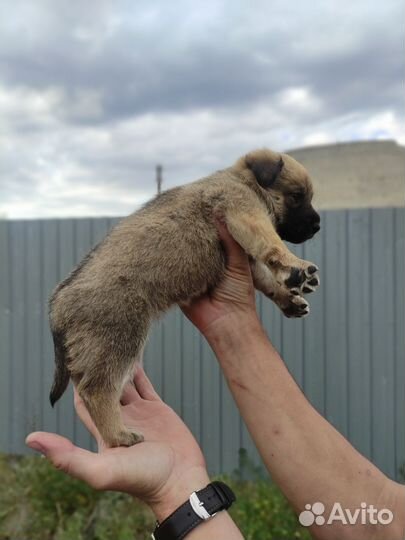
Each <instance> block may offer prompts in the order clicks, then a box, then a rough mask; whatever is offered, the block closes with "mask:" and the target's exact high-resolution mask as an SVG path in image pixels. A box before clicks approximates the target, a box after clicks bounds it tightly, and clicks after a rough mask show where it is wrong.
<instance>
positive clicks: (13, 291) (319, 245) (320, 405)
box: [0, 209, 405, 478]
mask: <svg viewBox="0 0 405 540" xmlns="http://www.w3.org/2000/svg"><path fill="white" fill-rule="evenodd" d="M322 220H323V228H322V231H321V233H320V234H319V235H318V236H317V237H316V238H315V239H314V240H312V241H310V242H308V243H306V244H305V245H303V246H294V247H292V249H293V250H294V251H295V252H296V253H297V254H298V255H299V256H303V257H305V258H306V259H309V260H313V261H315V262H316V263H318V264H319V266H320V269H321V279H322V284H321V287H320V290H319V291H318V292H317V293H315V294H314V295H312V297H311V307H312V309H311V315H310V316H309V317H308V318H307V319H305V320H289V319H285V318H282V317H281V316H280V313H279V312H278V310H277V309H275V308H274V306H273V305H272V303H271V302H270V301H269V300H267V299H264V298H258V308H259V311H260V315H261V318H262V321H263V324H264V326H265V327H266V329H267V331H268V333H269V336H270V337H271V339H272V341H273V342H274V344H275V346H276V347H277V348H278V350H279V351H280V352H281V354H282V356H283V357H284V359H285V361H286V362H287V364H288V366H289V369H290V370H291V372H292V374H293V375H294V377H295V379H296V380H297V382H298V383H299V384H300V385H301V387H302V389H303V391H304V392H305V394H306V396H307V397H308V398H309V399H310V401H311V402H312V403H313V405H314V406H315V407H316V408H317V409H318V411H320V412H321V413H322V414H323V415H325V416H326V418H327V419H328V420H329V421H330V422H331V423H332V424H333V425H334V426H335V427H336V428H337V429H338V430H339V431H340V432H341V433H343V434H344V435H345V436H346V437H348V438H349V440H350V441H351V442H352V443H353V444H354V446H355V447H356V448H358V449H359V450H360V451H361V452H362V453H363V454H365V455H366V456H368V457H369V458H371V460H372V461H373V462H374V463H375V464H376V465H377V466H379V467H380V468H381V469H382V470H383V471H385V472H386V473H387V474H388V475H390V476H391V477H397V478H398V477H399V475H398V471H399V468H400V466H401V465H402V464H403V463H404V462H405V352H404V351H405V347H404V345H405V343H404V341H405V339H404V333H405V332H404V330H405V325H404V309H405V300H404V291H405V288H404V276H405V268H404V265H405V245H404V236H405V232H404V231H405V223H404V222H405V210H404V209H375V210H350V211H343V210H342V211H330V212H324V213H323V215H322ZM115 222H116V220H114V219H107V218H106V219H63V220H36V221H0V451H3V452H14V453H22V452H25V447H24V438H25V436H26V434H27V433H28V432H29V431H31V430H34V429H43V430H50V431H56V432H58V433H61V434H63V435H65V436H68V437H70V438H72V439H73V440H75V441H76V442H77V443H78V444H80V445H82V446H84V447H90V446H91V441H90V437H89V435H88V433H87V431H86V430H85V428H84V427H83V426H82V425H81V424H80V422H78V421H77V420H76V418H75V414H74V410H73V406H72V394H71V391H69V392H68V393H67V395H65V396H64V397H63V398H62V400H61V402H60V403H59V404H58V405H57V406H56V408H55V409H54V410H53V409H52V408H51V407H50V405H49V401H48V392H49V388H50V384H51V380H52V376H53V349H52V344H51V339H50V333H49V329H48V321H47V305H46V304H47V298H48V296H49V293H50V291H51V290H52V288H53V287H54V285H55V284H56V283H57V282H58V281H59V280H60V279H62V278H63V277H64V276H66V274H67V273H68V272H69V271H70V270H71V268H72V267H73V266H74V265H75V264H76V263H77V262H78V261H79V260H80V259H81V257H83V255H84V254H85V253H86V252H87V251H88V250H89V249H90V248H91V246H93V245H94V244H95V243H96V242H97V241H99V240H100V239H101V238H102V237H103V236H104V235H105V233H106V232H107V231H108V230H109V228H110V227H111V226H112V225H113V224H114V223H115ZM247 361H248V359H247ZM145 365H146V368H147V371H148V373H149V374H150V376H151V377H152V380H153V382H154V384H155V385H156V387H157V389H158V391H159V392H160V393H161V395H162V396H163V398H164V399H165V400H166V401H167V402H168V403H169V404H171V405H172V406H173V407H174V408H175V409H176V410H177V411H178V412H179V413H180V414H181V415H182V417H183V418H184V420H185V421H186V422H187V424H188V425H189V426H190V427H191V429H192V431H193V432H194V433H195V435H196V436H197V438H198V440H199V441H200V442H201V444H202V447H203V450H204V453H205V455H206V457H207V461H208V465H209V468H210V470H211V471H212V472H220V471H221V472H225V471H232V470H233V469H234V468H235V467H237V466H238V450H239V449H240V448H245V449H246V450H247V452H248V454H249V456H250V458H251V459H252V460H253V462H255V463H258V462H259V458H258V455H257V453H256V450H255V448H254V446H253V444H252V441H251V440H250V437H249V435H248V433H247V430H246V428H245V426H244V424H243V422H242V421H241V419H240V416H239V414H238V412H237V410H236V408H235V405H234V403H233V401H232V398H231V396H230V393H229V391H228V388H227V386H226V384H225V382H224V380H223V378H222V376H221V373H220V370H219V368H218V365H217V363H216V361H215V359H214V358H213V355H212V353H211V351H210V349H209V347H208V346H207V344H206V343H205V342H204V340H203V339H202V338H201V337H200V336H199V334H198V332H197V331H196V330H195V329H194V328H193V327H192V326H191V324H190V323H189V322H188V321H187V320H185V319H184V318H183V316H182V315H181V313H180V312H179V310H173V311H172V312H170V313H169V314H167V316H166V317H165V318H164V319H163V320H162V321H160V322H159V323H158V324H156V325H155V327H154V330H153V333H152V335H151V337H150V340H149V343H148V346H147V349H146V355H145Z"/></svg>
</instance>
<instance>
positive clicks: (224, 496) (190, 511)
mask: <svg viewBox="0 0 405 540" xmlns="http://www.w3.org/2000/svg"><path fill="white" fill-rule="evenodd" d="M234 501H235V495H234V493H233V491H232V490H231V488H230V487H229V486H227V485H226V484H224V483H223V482H219V481H216V482H211V484H208V486H207V487H205V488H204V489H201V490H200V491H195V492H194V493H192V494H191V495H190V498H189V499H188V501H186V502H185V503H184V504H182V505H181V506H180V507H179V508H178V509H177V510H175V511H174V512H173V513H172V514H170V516H169V517H167V518H166V519H165V520H164V521H162V523H160V524H159V525H157V527H156V529H155V530H154V532H153V534H152V538H153V539H155V540H181V539H182V538H184V537H185V536H186V534H188V533H189V532H190V531H192V530H193V529H194V527H196V526H197V525H198V524H199V523H201V522H203V521H205V520H206V519H209V518H211V517H212V516H213V515H215V514H216V513H217V512H219V511H220V510H226V509H227V508H229V507H230V506H231V504H232V503H233V502H234Z"/></svg>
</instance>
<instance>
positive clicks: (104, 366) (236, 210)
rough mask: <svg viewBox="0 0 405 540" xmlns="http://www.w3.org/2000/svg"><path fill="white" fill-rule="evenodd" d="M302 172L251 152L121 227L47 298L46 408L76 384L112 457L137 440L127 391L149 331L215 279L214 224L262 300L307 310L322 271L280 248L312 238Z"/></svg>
mask: <svg viewBox="0 0 405 540" xmlns="http://www.w3.org/2000/svg"><path fill="white" fill-rule="evenodd" d="M311 199H312V187H311V182H310V180H309V178H308V174H307V172H306V170H305V169H304V167H302V166H301V165H300V164H299V163H297V162H296V161H295V160H294V159H293V158H291V157H290V156H288V155H285V154H283V155H281V154H277V153H275V152H272V151H270V150H257V151H254V152H251V153H250V154H247V155H246V156H244V157H243V158H241V159H239V160H238V161H237V162H236V164H235V165H233V166H232V167H230V168H228V169H224V170H222V171H218V172H216V173H214V174H212V175H211V176H208V177H207V178H204V179H202V180H199V181H197V182H194V183H192V184H188V185H185V186H182V187H177V188H174V189H171V190H169V191H166V192H164V193H162V194H161V195H159V196H157V197H156V198H155V199H153V200H152V201H150V202H149V203H147V204H146V205H145V206H144V207H143V208H141V209H140V210H138V211H137V212H135V213H134V214H132V215H130V216H129V217H127V218H125V219H124V220H122V221H121V222H120V223H119V224H118V225H117V226H116V227H115V228H114V229H113V230H112V231H111V232H110V233H109V234H108V235H107V237H106V238H105V239H104V240H103V241H102V242H101V243H100V244H99V245H98V246H97V247H96V248H95V249H93V250H92V251H91V252H90V253H89V254H88V255H87V257H86V258H85V259H84V260H83V261H82V262H81V263H80V264H79V266H78V267H77V268H76V269H75V270H73V272H72V273H71V274H70V275H69V276H68V277H67V278H66V279H65V280H64V281H63V282H62V283H60V284H59V285H58V286H57V287H56V289H55V291H54V292H53V294H52V297H51V299H50V324H51V330H52V333H53V338H54V344H55V362H56V372H55V380H54V384H53V387H52V390H51V394H50V399H51V403H52V405H53V404H54V403H55V401H57V400H58V399H59V398H60V396H61V395H62V394H63V392H64V391H65V389H66V387H67V384H68V382H69V378H72V380H73V382H74V384H75V385H76V387H77V390H78V392H79V394H80V396H81V397H82V399H83V400H84V402H85V404H86V406H87V408H88V410H89V412H90V415H91V417H92V418H93V420H94V422H95V424H96V426H97V428H98V430H99V431H100V434H101V436H102V437H103V439H104V441H105V443H106V444H107V445H108V446H119V445H126V446H130V445H132V444H135V443H137V442H139V441H141V440H142V439H143V437H142V435H141V434H140V433H136V432H134V431H131V430H129V429H128V428H126V427H125V426H124V424H123V423H122V421H121V417H120V408H119V401H120V395H121V392H122V388H123V385H124V384H125V382H126V380H127V379H128V378H129V376H130V375H131V373H132V372H133V370H134V366H135V363H136V361H137V360H139V359H140V358H141V355H142V349H143V346H144V343H145V340H146V337H147V334H148V330H149V327H150V325H151V323H152V321H153V320H154V319H155V318H157V317H158V316H159V315H160V314H162V313H163V312H164V311H166V310H167V309H169V308H170V306H172V305H173V304H182V303H187V302H188V301H189V300H190V299H192V298H196V297H198V296H200V295H202V294H204V293H205V292H207V291H209V290H211V289H213V288H214V287H215V286H216V285H217V284H218V283H219V282H220V281H221V279H222V276H223V272H224V268H225V257H224V252H223V250H222V248H221V244H220V241H219V238H218V233H217V230H216V227H215V224H214V219H213V217H214V215H221V216H223V218H224V220H225V222H226V224H227V227H228V230H229V232H230V233H231V235H232V236H233V237H234V238H235V240H236V241H237V242H238V243H239V244H240V245H241V246H242V248H243V249H244V250H245V251H246V253H247V254H248V255H249V256H250V260H251V265H252V271H253V276H254V282H255V286H256V287H257V289H259V290H261V291H262V292H263V293H264V294H266V295H267V296H269V297H270V298H272V299H273V300H274V302H276V303H277V304H278V305H279V307H280V308H281V309H282V311H283V312H284V313H285V314H286V315H287V316H290V317H302V316H304V315H306V314H307V313H308V312H309V306H308V303H307V302H306V300H305V299H304V298H303V297H302V294H303V293H305V292H311V291H312V290H314V288H315V287H316V286H317V285H318V284H319V280H318V277H317V275H316V272H317V268H316V266H314V265H313V264H312V263H310V262H307V261H303V260H300V259H299V258H297V257H296V256H295V255H293V254H292V253H291V252H290V251H289V250H288V249H287V247H286V246H285V245H284V243H283V242H282V239H284V240H288V241H291V242H297V243H298V242H303V241H305V240H306V239H308V238H311V237H312V236H313V235H314V234H315V233H316V232H317V231H318V230H319V215H318V214H317V213H316V212H315V210H314V209H313V208H312V206H311Z"/></svg>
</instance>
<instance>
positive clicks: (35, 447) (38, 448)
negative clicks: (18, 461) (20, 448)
mask: <svg viewBox="0 0 405 540" xmlns="http://www.w3.org/2000/svg"><path fill="white" fill-rule="evenodd" d="M27 446H29V447H30V448H32V450H36V451H37V452H40V453H41V454H45V448H44V447H43V446H42V445H41V444H39V442H37V441H32V442H29V443H27Z"/></svg>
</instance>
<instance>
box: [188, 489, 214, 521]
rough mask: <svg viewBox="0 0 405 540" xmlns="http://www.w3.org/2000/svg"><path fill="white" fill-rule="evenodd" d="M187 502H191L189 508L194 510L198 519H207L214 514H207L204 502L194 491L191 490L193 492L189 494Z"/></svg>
mask: <svg viewBox="0 0 405 540" xmlns="http://www.w3.org/2000/svg"><path fill="white" fill-rule="evenodd" d="M189 502H190V504H191V508H192V509H193V510H194V512H195V513H196V514H197V516H198V517H199V518H200V519H202V520H204V521H206V520H207V519H210V518H212V517H214V516H215V514H209V513H208V512H207V510H206V509H205V508H204V503H203V502H202V501H200V499H199V498H198V495H197V493H196V492H195V491H193V493H192V494H191V495H190V497H189Z"/></svg>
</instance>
